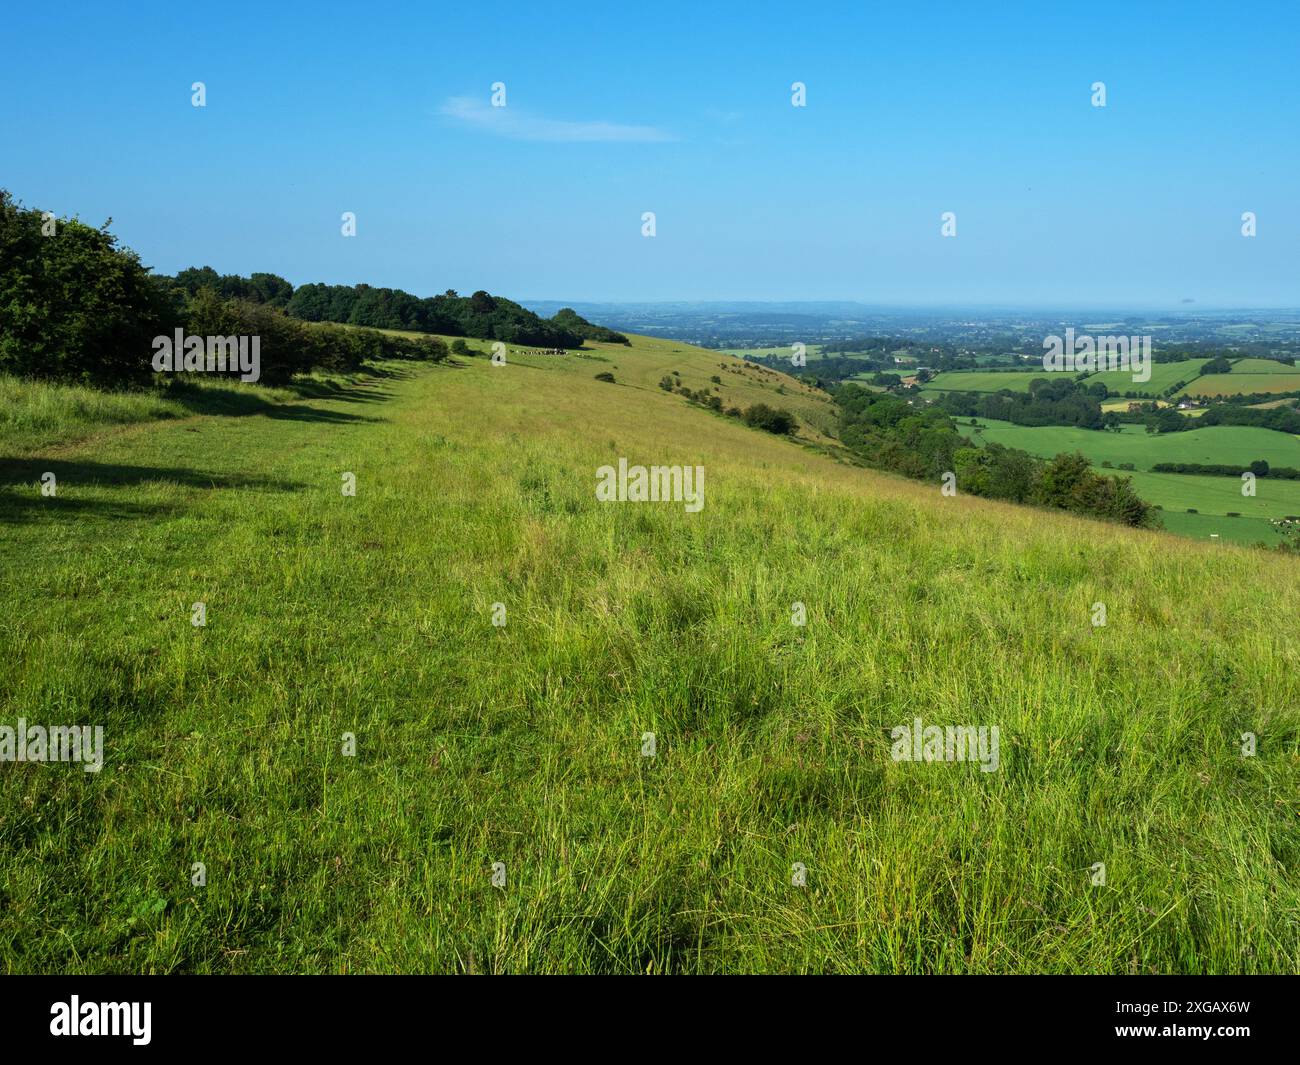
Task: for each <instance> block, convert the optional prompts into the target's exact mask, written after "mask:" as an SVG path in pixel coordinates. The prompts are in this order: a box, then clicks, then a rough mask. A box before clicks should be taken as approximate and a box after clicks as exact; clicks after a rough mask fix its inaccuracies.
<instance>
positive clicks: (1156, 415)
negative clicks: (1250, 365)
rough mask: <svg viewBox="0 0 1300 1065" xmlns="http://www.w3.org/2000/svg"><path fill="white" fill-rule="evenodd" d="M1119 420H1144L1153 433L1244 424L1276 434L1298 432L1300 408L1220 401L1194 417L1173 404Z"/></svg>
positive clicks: (1123, 415)
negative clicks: (1249, 405)
mask: <svg viewBox="0 0 1300 1065" xmlns="http://www.w3.org/2000/svg"><path fill="white" fill-rule="evenodd" d="M1117 420H1118V421H1121V422H1134V421H1136V422H1138V423H1143V422H1145V423H1146V424H1147V425H1148V426H1149V427H1150V428H1151V430H1152V431H1153V432H1157V433H1179V432H1184V431H1187V430H1191V429H1200V428H1202V427H1204V426H1207V425H1246V426H1250V427H1252V428H1255V429H1275V430H1277V431H1278V432H1280V433H1291V434H1300V411H1297V410H1295V409H1294V408H1291V407H1243V406H1240V405H1238V404H1233V403H1221V404H1218V405H1216V406H1212V407H1207V408H1206V409H1205V413H1203V414H1201V415H1200V416H1199V417H1196V418H1189V417H1187V416H1186V415H1184V414H1179V413H1178V411H1176V410H1174V408H1173V407H1163V408H1161V409H1159V410H1157V411H1150V410H1146V411H1142V412H1138V413H1136V414H1120V415H1118V417H1117Z"/></svg>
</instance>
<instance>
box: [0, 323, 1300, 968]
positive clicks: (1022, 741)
mask: <svg viewBox="0 0 1300 1065" xmlns="http://www.w3.org/2000/svg"><path fill="white" fill-rule="evenodd" d="M630 339H631V341H632V343H631V346H630V348H627V347H622V346H620V345H601V344H593V345H591V350H590V351H589V352H587V353H585V354H584V355H581V356H574V355H570V356H565V357H555V356H550V357H548V356H529V355H525V354H522V353H521V352H519V351H517V350H516V351H511V352H509V353H508V355H507V361H506V364H505V365H504V366H494V365H492V364H491V362H490V361H489V360H488V359H487V358H485V357H481V356H480V357H473V358H458V359H453V360H449V361H448V362H446V363H441V364H436V365H429V364H407V363H389V364H384V365H382V366H379V367H376V368H375V369H373V370H372V371H371V372H369V373H366V374H361V375H356V376H353V377H351V378H347V379H338V380H333V381H320V382H318V383H317V384H315V385H313V386H311V387H305V388H303V389H300V390H299V391H296V392H290V391H288V390H285V391H281V392H278V393H269V394H268V393H265V392H263V393H258V394H257V398H256V399H255V400H247V399H241V397H244V396H247V395H248V394H249V393H248V392H247V390H246V389H240V388H238V387H232V390H231V395H230V397H228V398H227V399H226V400H225V401H224V406H223V407H222V408H221V411H220V413H205V412H203V411H201V410H200V411H197V412H196V411H193V410H167V411H160V410H141V411H138V412H137V414H138V418H139V420H132V419H131V418H128V417H126V416H125V415H122V416H121V417H119V418H118V422H119V424H113V425H109V424H104V423H99V424H97V423H95V422H94V421H93V418H91V416H90V415H87V416H86V417H84V418H82V419H80V420H74V421H72V422H70V423H68V424H67V425H66V426H64V427H63V428H59V427H58V425H56V424H55V423H54V422H53V421H49V420H47V422H45V423H42V424H44V425H45V429H43V430H41V433H37V434H36V435H33V431H32V430H31V429H30V427H28V428H27V429H24V430H23V433H25V434H26V435H12V436H4V437H0V439H2V440H3V441H4V442H3V452H0V454H3V458H2V459H0V520H2V521H3V528H4V536H3V538H0V597H2V598H3V601H4V602H5V604H6V608H5V610H4V611H3V612H0V650H2V651H3V654H4V659H5V661H6V663H7V668H6V669H5V670H4V671H3V672H2V673H0V704H2V705H3V707H4V719H5V720H6V721H8V720H12V719H13V718H16V717H23V718H25V719H27V720H30V721H49V722H83V721H89V722H92V723H98V724H102V725H103V727H104V730H105V749H106V753H105V762H104V766H103V769H102V771H101V772H99V773H83V772H81V771H80V769H78V768H76V767H70V766H66V765H57V764H56V765H36V764H25V765H23V764H11V765H5V766H4V771H3V773H0V852H2V853H3V854H4V855H5V860H4V861H3V863H0V899H2V900H3V914H4V917H3V919H2V920H0V968H3V969H4V970H5V971H8V972H31V971H64V972H68V973H90V972H119V971H120V972H134V971H149V972H196V973H213V972H218V973H224V972H271V971H285V970H291V971H303V972H370V971H394V970H397V971H436V972H556V971H560V972H575V971H576V972H640V973H645V972H718V971H753V972H844V971H854V972H911V973H919V972H968V973H975V972H996V973H1012V972H1067V971H1068V972H1116V973H1148V972H1178V973H1200V972H1294V971H1296V970H1297V968H1300V916H1297V915H1298V914H1300V711H1298V710H1297V707H1298V706H1300V679H1298V678H1300V669H1298V668H1297V667H1298V666H1300V650H1297V646H1296V643H1295V640H1294V639H1293V637H1292V634H1291V631H1290V622H1291V619H1292V618H1294V617H1295V616H1296V612H1297V608H1300V568H1297V565H1296V563H1295V561H1294V560H1292V559H1290V558H1287V557H1283V556H1277V555H1271V554H1264V553H1260V552H1253V551H1248V550H1242V549H1237V548H1234V547H1232V546H1229V545H1205V544H1198V543H1194V542H1190V541H1186V540H1181V539H1178V538H1175V537H1172V536H1170V535H1166V534H1162V533H1154V532H1141V531H1132V530H1127V529H1123V528H1120V527H1116V526H1110V525H1106V524H1102V523H1097V522H1091V521H1086V520H1083V519H1077V518H1072V517H1069V516H1066V515H1063V514H1058V513H1049V512H1044V511H1039V510H1033V509H1029V508H1019V507H1015V506H1011V505H1005V504H999V503H993V502H987V501H982V500H978V499H973V498H967V497H965V496H963V495H961V494H960V493H959V494H958V495H957V496H956V497H946V496H944V495H942V494H941V492H940V489H939V486H938V485H937V484H936V485H925V484H919V483H915V482H910V481H904V480H901V479H897V478H893V477H889V476H886V475H883V474H878V473H874V472H871V471H867V470H863V469H861V468H858V467H856V466H854V465H852V464H851V463H849V462H848V461H846V460H845V457H844V456H842V455H839V454H838V453H837V452H836V451H835V449H834V446H833V443H832V442H831V441H830V440H829V437H828V435H827V430H828V429H830V428H831V427H832V426H833V424H834V412H833V409H832V408H831V407H830V405H829V404H828V403H827V402H826V400H825V398H824V397H823V396H821V395H820V394H818V393H816V392H813V391H812V390H809V389H806V388H804V387H803V386H800V385H798V384H797V383H796V382H793V381H792V380H791V379H789V378H785V377H783V376H782V375H778V374H775V373H772V372H771V371H763V370H761V369H760V368H755V367H747V366H744V365H743V364H741V363H739V361H738V360H735V359H731V358H729V357H727V356H724V355H720V354H718V353H717V352H711V351H704V350H701V349H695V348H691V347H690V346H689V345H685V344H681V343H677V342H670V341H663V340H652V339H648V338H643V337H631V338H630ZM471 346H477V347H480V348H484V350H485V347H484V345H482V344H481V343H479V344H477V345H471ZM673 371H676V372H677V373H678V374H680V376H681V380H682V381H683V382H685V383H686V384H687V385H689V387H691V388H692V389H702V388H704V387H705V386H708V385H714V387H715V388H717V389H718V390H719V394H720V395H721V396H722V398H723V402H724V405H726V406H731V405H735V406H747V405H750V404H752V403H755V402H764V403H768V404H771V405H773V406H782V407H786V408H788V409H790V410H791V411H793V412H794V413H796V415H797V416H798V417H799V419H800V421H801V423H802V424H801V427H800V431H799V434H800V439H798V440H790V439H786V438H780V437H777V436H774V435H772V434H769V433H764V432H761V431H758V430H754V429H749V428H746V427H745V426H744V425H743V424H741V423H740V422H739V421H738V420H737V419H735V418H730V417H727V416H725V415H723V414H717V413H713V412H710V411H708V410H706V409H703V408H701V407H699V406H694V405H691V404H689V403H688V402H687V401H686V400H685V399H684V398H683V397H682V396H680V395H677V394H670V393H669V392H666V391H664V390H663V389H661V388H660V387H659V384H658V382H659V381H660V379H661V378H662V377H663V376H665V375H670V376H671V375H672V374H673ZM597 373H610V374H612V375H613V377H614V381H613V382H612V383H611V382H608V381H602V380H597V379H596V374H597ZM713 376H717V377H719V378H720V381H721V383H720V384H715V383H714V382H712V381H711V378H712V377H713ZM159 418H162V419H163V420H157V419H159ZM145 419H152V420H145ZM15 424H17V420H15ZM14 432H15V433H18V430H17V429H15V430H14ZM42 433H43V434H44V435H41V434H42ZM1187 435H1191V434H1187ZM56 437H57V438H56ZM620 458H624V459H627V460H628V461H629V462H631V463H643V464H646V465H649V464H674V465H676V464H680V465H690V466H701V467H703V469H704V470H705V480H704V485H705V505H704V507H703V509H702V510H700V511H699V512H698V513H688V512H686V510H685V509H684V507H683V506H682V505H681V504H674V503H635V502H625V503H612V502H611V503H602V502H599V501H598V500H597V498H596V495H595V492H594V486H595V484H596V478H597V470H598V469H599V468H600V467H602V466H606V465H611V464H616V463H618V461H619V459H620ZM47 472H52V473H54V474H55V475H56V477H57V484H58V489H57V494H56V495H54V496H52V497H51V496H44V495H42V493H41V483H42V477H43V475H44V474H45V473H47ZM349 473H350V474H353V475H354V476H355V486H356V493H355V495H351V496H350V495H345V494H343V492H342V490H341V487H340V486H341V483H343V484H346V480H345V478H344V475H345V474H349ZM199 602H202V603H204V604H205V607H206V624H205V625H203V626H201V627H196V626H195V625H194V624H192V616H193V612H194V604H195V603H199ZM1097 604H1104V607H1105V623H1104V624H1101V625H1099V624H1096V621H1097V617H1098V613H1097ZM799 621H802V622H803V623H802V624H800V623H798V622H799ZM917 719H920V720H921V721H922V722H923V723H924V725H927V726H931V725H937V726H972V727H996V728H997V729H998V730H999V734H1000V737H1001V741H1000V742H1001V751H1000V759H999V765H998V767H997V769H996V770H995V771H990V772H985V771H982V769H983V768H985V767H983V766H981V765H974V764H962V763H951V762H933V763H925V762H915V761H899V760H895V759H894V757H892V756H891V750H892V749H893V736H894V731H893V730H895V729H897V728H898V727H900V726H904V725H906V726H908V727H911V726H912V724H913V723H914V722H916V721H917ZM1244 733H1249V734H1252V735H1253V736H1254V737H1256V740H1257V749H1256V750H1255V751H1254V753H1253V754H1250V755H1246V754H1244V753H1243V743H1244V741H1243V738H1242V737H1243V734H1244ZM647 736H650V738H649V739H647ZM647 751H650V752H652V753H646V752H647ZM350 752H351V753H350ZM200 866H201V867H202V871H203V883H202V885H201V886H200V885H198V884H196V883H195V877H196V876H197V875H198V873H197V870H198V868H199V867H200Z"/></svg>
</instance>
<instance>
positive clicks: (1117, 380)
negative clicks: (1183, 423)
mask: <svg viewBox="0 0 1300 1065" xmlns="http://www.w3.org/2000/svg"><path fill="white" fill-rule="evenodd" d="M1209 361H1210V360H1209V359H1186V360H1184V361H1183V362H1156V363H1152V364H1151V380H1150V381H1142V382H1136V381H1134V380H1133V374H1132V373H1131V372H1128V371H1125V370H1104V371H1102V372H1101V373H1095V374H1093V375H1092V376H1091V377H1089V378H1088V379H1087V382H1086V383H1087V384H1090V385H1093V384H1099V383H1100V384H1103V385H1105V386H1106V387H1107V388H1108V389H1109V390H1110V391H1112V392H1119V393H1121V394H1122V393H1124V392H1133V393H1135V394H1137V395H1140V396H1161V395H1164V393H1166V392H1168V391H1169V389H1171V388H1173V386H1174V385H1176V384H1178V382H1179V381H1191V380H1193V379H1194V378H1195V377H1196V375H1197V374H1198V373H1200V372H1201V367H1202V366H1204V365H1205V364H1206V363H1207V362H1209Z"/></svg>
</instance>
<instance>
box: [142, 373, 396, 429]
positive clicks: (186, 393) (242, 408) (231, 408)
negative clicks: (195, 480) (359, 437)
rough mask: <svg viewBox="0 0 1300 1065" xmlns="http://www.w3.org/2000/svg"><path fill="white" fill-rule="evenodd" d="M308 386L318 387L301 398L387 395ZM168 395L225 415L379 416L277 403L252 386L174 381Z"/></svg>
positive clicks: (196, 409)
mask: <svg viewBox="0 0 1300 1065" xmlns="http://www.w3.org/2000/svg"><path fill="white" fill-rule="evenodd" d="M310 385H311V386H318V387H319V389H320V391H318V392H316V393H315V394H310V393H308V394H305V395H304V398H312V399H330V400H336V399H337V400H346V401H349V402H367V401H369V402H379V401H381V400H383V399H386V398H388V394H387V393H382V394H378V395H376V394H374V393H371V394H369V395H358V394H356V393H350V392H349V391H348V389H347V388H346V387H344V386H340V387H339V393H338V394H336V393H334V392H333V391H331V390H330V385H329V382H324V381H320V382H310ZM304 387H305V386H304V385H295V386H293V388H294V390H295V391H299V390H301V389H302V388H304ZM164 394H165V395H166V396H167V398H168V399H171V400H174V401H175V402H177V403H179V404H180V405H181V406H182V407H184V408H185V409H186V410H187V411H189V412H190V413H192V414H219V415H222V416H224V417H228V418H246V417H250V416H252V415H255V414H260V415H262V416H263V417H266V418H274V419H276V420H277V421H291V422H333V423H338V424H343V423H349V422H377V421H380V420H381V419H379V418H369V417H366V416H365V415H363V414H348V413H347V412H345V411H333V410H320V409H318V408H316V407H309V406H305V405H303V404H299V403H277V402H275V401H274V400H270V399H267V398H266V397H265V396H260V395H258V394H257V393H256V392H254V391H253V390H252V389H235V388H231V389H218V388H193V387H189V386H186V385H184V384H177V385H173V386H172V387H171V388H170V389H168V390H167V392H166V393H164Z"/></svg>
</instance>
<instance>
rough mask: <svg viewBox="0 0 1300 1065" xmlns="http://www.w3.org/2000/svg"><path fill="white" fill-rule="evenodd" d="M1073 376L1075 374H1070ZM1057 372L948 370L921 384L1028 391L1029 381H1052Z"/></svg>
mask: <svg viewBox="0 0 1300 1065" xmlns="http://www.w3.org/2000/svg"><path fill="white" fill-rule="evenodd" d="M1069 376H1070V377H1071V378H1073V377H1074V376H1075V375H1074V374H1070V375H1069ZM1056 377H1057V374H1055V373H1052V372H1049V371H1047V370H1044V369H1042V368H1041V367H1040V368H1039V369H1037V370H1007V371H1004V372H1002V373H997V372H994V371H985V370H946V371H944V372H943V373H940V374H935V376H934V377H932V378H931V379H930V380H929V381H927V382H926V383H925V384H924V385H922V386H921V390H922V391H923V392H1001V391H1002V390H1003V389H1004V388H1006V389H1010V390H1011V391H1012V392H1028V391H1029V382H1031V381H1036V380H1039V379H1040V378H1041V379H1044V380H1048V381H1052V380H1055V379H1056Z"/></svg>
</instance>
